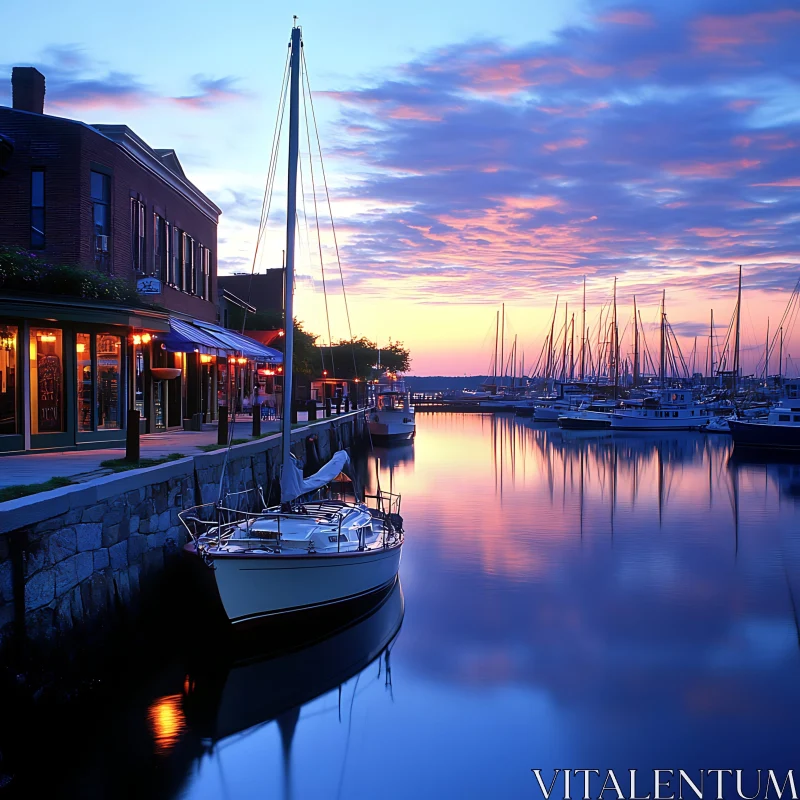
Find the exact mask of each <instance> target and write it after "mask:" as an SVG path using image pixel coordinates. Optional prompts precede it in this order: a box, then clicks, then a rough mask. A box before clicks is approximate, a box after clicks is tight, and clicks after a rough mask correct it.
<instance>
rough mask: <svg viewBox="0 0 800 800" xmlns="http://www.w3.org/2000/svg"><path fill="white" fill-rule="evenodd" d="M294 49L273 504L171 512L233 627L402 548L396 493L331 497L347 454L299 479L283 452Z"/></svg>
mask: <svg viewBox="0 0 800 800" xmlns="http://www.w3.org/2000/svg"><path fill="white" fill-rule="evenodd" d="M301 47H302V33H301V29H300V27H299V26H298V25H297V24H296V21H295V25H294V27H293V28H292V38H291V44H290V56H289V63H290V68H289V81H290V84H289V103H290V104H289V165H288V192H287V209H286V220H287V222H286V276H285V281H284V287H285V289H284V291H285V295H284V307H285V318H286V320H287V323H288V324H287V325H286V326H285V329H286V338H285V374H284V391H283V402H284V412H283V427H282V439H281V453H282V460H281V464H282V468H281V481H280V484H281V504H280V506H274V507H270V508H265V507H263V505H264V504H263V502H262V504H261V505H262V508H261V509H260V510H256V511H252V512H251V511H243V510H240V509H239V508H238V507H229V505H233V506H235V505H237V504H228V503H218V504H205V505H203V506H197V507H195V508H191V509H187V510H186V511H182V512H181V513H180V514H179V515H178V517H179V519H180V520H181V523H182V524H183V525H184V526H185V527H186V529H187V531H188V532H189V536H190V541H189V542H188V543H187V545H186V547H185V549H186V551H187V552H188V553H189V554H190V555H191V556H194V557H197V558H199V559H200V560H202V562H203V563H204V564H205V565H206V566H207V567H208V568H209V569H210V571H211V574H212V575H213V577H214V583H215V585H216V590H217V592H218V594H219V599H220V600H221V602H222V606H223V608H224V610H225V613H226V615H227V617H228V619H229V620H230V621H231V622H232V623H243V622H247V621H250V620H257V619H261V618H264V617H270V616H277V615H286V614H292V613H297V612H302V611H309V610H313V609H318V608H322V607H327V606H331V605H334V604H337V603H343V602H346V601H351V600H354V599H356V598H362V597H365V596H367V595H369V594H371V593H373V592H379V591H381V590H383V589H386V588H388V587H389V586H391V584H392V583H393V582H394V581H396V579H397V573H398V570H399V567H400V555H401V552H402V547H403V541H404V534H403V526H402V517H401V516H400V496H399V495H397V494H393V493H390V492H383V491H381V489H380V488H378V490H377V493H376V495H374V496H373V497H372V498H371V499H372V500H373V501H374V504H373V507H368V506H367V505H366V504H365V503H364V502H363V501H362V500H360V499H359V497H358V495H357V493H356V487H355V483H353V484H352V485H353V491H354V497H353V499H352V501H351V500H350V499H349V497H348V498H347V499H341V498H332V497H330V486H331V485H332V482H334V481H335V480H336V479H337V478H339V477H340V475H341V474H342V472H343V471H344V470H347V468H348V465H349V456H348V454H347V452H346V451H343V450H342V451H339V452H337V453H335V454H334V456H333V458H332V459H331V461H330V462H329V463H328V464H326V465H325V466H323V467H322V469H320V470H319V471H318V472H317V473H316V474H314V475H312V476H310V477H308V478H304V477H303V471H302V468H301V466H300V464H299V463H298V461H297V460H296V459H295V457H294V456H293V455H292V453H291V450H290V445H291V425H290V424H289V420H290V419H291V401H292V377H293V375H292V373H293V369H292V358H293V352H294V326H293V325H292V324H291V321H292V320H293V319H294V309H293V305H294V303H293V291H294V261H295V222H296V219H295V218H296V209H297V167H298V156H299V118H300V113H299V101H300V97H299V93H300V80H301V76H300V58H301ZM326 490H327V496H322V493H323V492H326ZM315 493H316V495H317V496H316V498H314V497H313V495H315ZM364 499H366V498H364Z"/></svg>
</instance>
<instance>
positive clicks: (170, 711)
mask: <svg viewBox="0 0 800 800" xmlns="http://www.w3.org/2000/svg"><path fill="white" fill-rule="evenodd" d="M147 720H148V722H149V723H150V730H151V731H152V733H153V739H154V740H155V745H156V753H158V754H159V755H166V754H167V753H168V752H169V751H170V750H171V749H172V748H173V747H174V746H175V744H176V742H177V741H178V739H179V738H180V737H181V734H182V733H183V731H184V729H185V728H186V719H185V717H184V715H183V709H182V708H181V696H180V695H179V694H170V695H167V696H166V697H160V698H158V700H156V701H155V702H154V703H153V704H152V705H151V706H150V708H149V709H148V710H147Z"/></svg>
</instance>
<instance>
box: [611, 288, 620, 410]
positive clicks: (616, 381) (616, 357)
mask: <svg viewBox="0 0 800 800" xmlns="http://www.w3.org/2000/svg"><path fill="white" fill-rule="evenodd" d="M611 335H612V337H613V338H612V340H611V346H612V348H613V349H614V353H613V356H612V357H613V359H614V399H615V400H616V399H617V389H618V384H619V363H618V362H619V329H618V328H617V279H616V277H615V278H614V322H613V323H612V328H611Z"/></svg>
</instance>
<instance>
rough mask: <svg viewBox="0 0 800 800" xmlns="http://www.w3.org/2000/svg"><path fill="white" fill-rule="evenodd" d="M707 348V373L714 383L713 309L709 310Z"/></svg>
mask: <svg viewBox="0 0 800 800" xmlns="http://www.w3.org/2000/svg"><path fill="white" fill-rule="evenodd" d="M708 347H709V351H710V353H711V355H710V356H709V366H710V369H709V371H708V377H709V378H710V379H711V381H712V383H713V381H714V309H713V308H712V309H711V328H710V330H709V332H708Z"/></svg>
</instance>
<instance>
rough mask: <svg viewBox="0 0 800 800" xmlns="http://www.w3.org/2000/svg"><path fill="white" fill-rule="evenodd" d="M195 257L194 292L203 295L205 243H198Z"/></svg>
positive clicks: (199, 295)
mask: <svg viewBox="0 0 800 800" xmlns="http://www.w3.org/2000/svg"><path fill="white" fill-rule="evenodd" d="M196 250H197V252H196V253H195V259H194V293H195V294H196V295H197V296H198V297H202V296H203V254H204V253H205V251H206V249H205V247H203V245H201V244H198V245H197V248H196Z"/></svg>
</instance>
